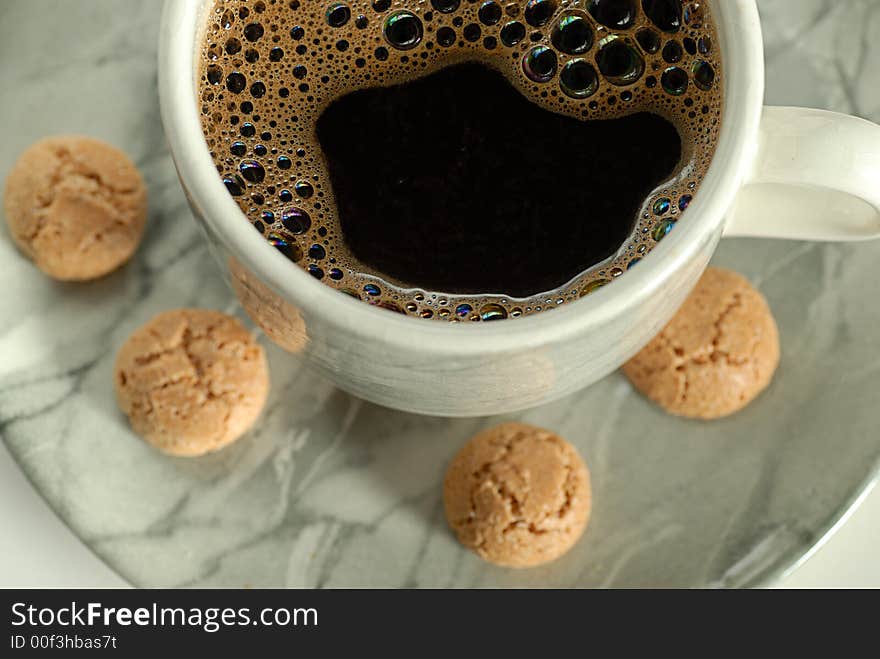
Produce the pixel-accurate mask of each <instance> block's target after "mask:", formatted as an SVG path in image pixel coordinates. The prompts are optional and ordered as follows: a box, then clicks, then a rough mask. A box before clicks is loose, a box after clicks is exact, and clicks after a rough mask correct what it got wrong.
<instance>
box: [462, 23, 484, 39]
mask: <svg viewBox="0 0 880 659" xmlns="http://www.w3.org/2000/svg"><path fill="white" fill-rule="evenodd" d="M461 34H462V36H463V37H464V38H465V40H467V41H471V42H474V41H476V40H477V39H479V38H480V34H482V30H480V26H479V25H477V24H476V23H468V24H467V25H465V26H464V29H463V30H462V31H461Z"/></svg>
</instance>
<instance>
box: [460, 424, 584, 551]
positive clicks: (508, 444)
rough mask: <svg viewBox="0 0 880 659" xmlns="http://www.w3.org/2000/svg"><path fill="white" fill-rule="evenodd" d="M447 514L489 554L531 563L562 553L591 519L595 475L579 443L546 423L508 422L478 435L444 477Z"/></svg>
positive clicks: (465, 540) (463, 536) (466, 540)
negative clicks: (545, 426) (540, 425)
mask: <svg viewBox="0 0 880 659" xmlns="http://www.w3.org/2000/svg"><path fill="white" fill-rule="evenodd" d="M443 502H444V505H445V508H446V519H447V520H448V522H449V526H451V527H452V530H453V531H455V534H456V535H457V536H458V539H459V541H461V543H462V544H463V545H465V546H466V547H468V548H470V549H472V550H474V551H475V552H476V553H477V554H479V555H480V556H481V557H482V558H484V559H485V560H487V561H489V562H491V563H495V564H496V565H503V566H507V567H532V566H535V565H540V564H542V563H547V562H548V561H552V560H554V559H556V558H559V557H560V556H562V555H563V554H564V553H566V552H567V551H568V550H569V549H571V547H572V546H573V545H574V543H575V542H577V540H578V538H580V537H581V534H582V533H583V532H584V529H585V528H586V526H587V521H588V520H589V518H590V508H591V493H590V474H589V472H588V471H587V467H586V465H584V463H583V460H581V457H580V456H579V455H578V452H577V451H576V450H575V448H574V447H573V446H572V445H571V444H569V443H568V442H566V441H565V440H564V439H562V438H561V437H559V436H558V435H555V434H553V433H551V432H549V431H547V430H542V429H541V428H535V427H533V426H528V425H525V424H522V423H505V424H503V425H500V426H496V427H494V428H490V429H488V430H485V431H483V432H481V433H479V434H477V435H475V436H474V437H473V438H471V440H470V441H469V442H468V443H467V444H465V446H464V447H463V448H462V449H461V450H460V451H459V452H458V454H457V455H456V456H455V458H453V460H452V462H451V463H450V465H449V468H448V469H447V471H446V478H445V480H444V483H443Z"/></svg>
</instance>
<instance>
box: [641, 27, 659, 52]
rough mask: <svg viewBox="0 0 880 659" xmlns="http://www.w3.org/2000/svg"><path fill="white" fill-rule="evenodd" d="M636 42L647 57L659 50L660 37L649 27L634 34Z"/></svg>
mask: <svg viewBox="0 0 880 659" xmlns="http://www.w3.org/2000/svg"><path fill="white" fill-rule="evenodd" d="M636 41H638V42H639V45H640V46H641V47H642V50H644V51H645V52H646V53H648V54H649V55H653V54H654V53H656V52H657V51H658V50H660V35H659V34H657V33H656V32H655V31H654V30H652V29H651V28H649V27H646V28H642V29H641V30H639V31H638V32H637V33H636Z"/></svg>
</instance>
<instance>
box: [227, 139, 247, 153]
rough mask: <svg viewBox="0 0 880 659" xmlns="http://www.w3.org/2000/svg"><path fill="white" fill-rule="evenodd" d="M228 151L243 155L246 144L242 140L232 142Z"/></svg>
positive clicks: (245, 151) (245, 150)
mask: <svg viewBox="0 0 880 659" xmlns="http://www.w3.org/2000/svg"><path fill="white" fill-rule="evenodd" d="M229 153H231V154H232V155H234V156H243V155H244V154H246V153H247V144H245V143H244V142H233V143H232V144H230V145H229Z"/></svg>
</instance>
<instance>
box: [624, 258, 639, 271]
mask: <svg viewBox="0 0 880 659" xmlns="http://www.w3.org/2000/svg"><path fill="white" fill-rule="evenodd" d="M641 260H642V259H640V258H635V259H633V260H632V261H630V262H629V263H628V264H627V266H626V269H627V270H629V269H630V268H632V267H633V266H635V265H638V263H639V262H640V261H641Z"/></svg>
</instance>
